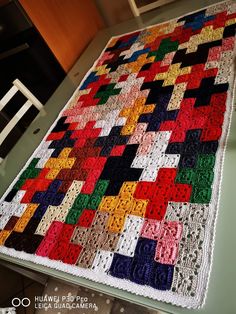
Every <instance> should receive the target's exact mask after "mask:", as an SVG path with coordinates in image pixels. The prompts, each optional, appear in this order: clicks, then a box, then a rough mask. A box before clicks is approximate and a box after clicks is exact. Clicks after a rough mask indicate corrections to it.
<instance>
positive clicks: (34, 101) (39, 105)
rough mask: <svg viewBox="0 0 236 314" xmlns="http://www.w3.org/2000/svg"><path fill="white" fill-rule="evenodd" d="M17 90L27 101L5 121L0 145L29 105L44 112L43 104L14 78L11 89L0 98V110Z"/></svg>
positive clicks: (0, 160)
mask: <svg viewBox="0 0 236 314" xmlns="http://www.w3.org/2000/svg"><path fill="white" fill-rule="evenodd" d="M18 91H20V92H21V93H22V94H23V95H24V96H25V97H26V98H27V101H26V102H25V103H24V104H23V106H22V107H21V108H20V109H19V110H18V112H17V113H16V114H15V115H14V117H13V118H12V119H11V120H10V121H9V122H8V123H7V125H6V126H5V127H4V129H3V130H2V131H1V132H0V145H1V144H2V143H3V141H4V140H5V139H6V138H7V136H8V134H9V133H10V132H11V130H12V129H13V128H14V127H15V125H16V124H17V122H18V121H20V119H21V118H22V117H23V115H24V114H25V113H26V112H27V110H28V109H29V108H30V107H31V106H35V107H36V108H37V109H38V110H39V112H40V113H41V114H42V115H44V114H45V110H44V108H43V104H42V103H41V102H40V101H39V100H38V99H37V98H36V97H35V96H34V95H33V94H32V93H31V92H30V91H29V90H28V88H27V87H25V85H24V84H23V83H22V82H21V81H20V80H18V79H16V80H14V82H13V86H12V87H11V89H10V90H9V91H8V92H7V93H6V94H5V96H4V97H3V98H2V99H1V100H0V111H1V110H2V109H3V108H4V107H5V106H6V104H7V103H8V102H9V101H10V99H11V98H12V97H13V96H14V95H15V94H16V93H17V92H18ZM2 161H3V158H1V157H0V163H1V162H2Z"/></svg>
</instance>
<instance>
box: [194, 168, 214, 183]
mask: <svg viewBox="0 0 236 314" xmlns="http://www.w3.org/2000/svg"><path fill="white" fill-rule="evenodd" d="M213 179H214V172H213V171H212V170H207V169H205V170H199V171H197V179H196V186H198V187H211V185H212V182H213Z"/></svg>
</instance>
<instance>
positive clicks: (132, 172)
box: [0, 1, 236, 308]
mask: <svg viewBox="0 0 236 314" xmlns="http://www.w3.org/2000/svg"><path fill="white" fill-rule="evenodd" d="M235 30H236V7H235V4H233V3H232V2H228V1H227V2H223V3H220V4H217V5H213V6H211V7H208V8H206V9H202V10H200V11H198V12H194V13H191V14H189V15H186V16H183V17H181V18H177V19H174V20H171V21H168V22H165V23H163V24H159V25H154V26H151V27H149V28H145V29H143V30H138V31H135V32H132V33H128V34H125V35H122V36H118V37H113V38H111V40H110V41H109V43H108V45H107V46H106V48H105V49H104V51H103V52H102V54H101V55H100V57H99V59H98V60H97V61H96V62H95V64H94V66H93V67H92V68H91V70H90V71H89V72H88V73H87V75H86V76H85V78H84V80H83V81H82V83H81V84H80V86H79V87H78V89H77V90H76V92H75V94H74V96H73V97H72V98H71V100H70V101H69V102H68V104H67V105H66V107H65V108H64V109H63V111H62V112H61V113H60V115H59V117H58V119H57V120H56V122H55V123H54V125H53V126H52V128H51V129H50V131H49V132H48V134H47V135H46V136H45V138H44V140H43V141H42V143H41V144H40V146H39V147H38V148H37V150H36V151H35V152H34V153H33V155H32V157H31V158H30V160H29V161H28V162H27V164H26V165H25V167H24V168H23V169H22V171H21V172H20V174H19V175H18V176H17V178H16V179H15V181H14V182H13V183H12V185H11V186H10V187H9V189H8V190H7V192H6V193H5V195H4V196H3V198H2V200H1V202H0V245H1V246H0V252H2V253H4V254H8V255H11V256H14V257H16V258H21V259H24V260H30V261H33V262H35V263H39V264H42V265H46V266H48V267H52V268H56V269H59V270H62V271H65V272H69V273H72V274H74V275H76V276H82V277H85V278H89V279H92V280H94V281H98V282H100V283H104V284H107V285H111V286H114V287H117V288H120V289H125V290H127V291H130V292H133V293H136V294H139V295H142V296H147V297H150V298H153V299H156V300H159V301H165V302H171V303H173V304H176V305H181V306H184V307H189V308H197V307H200V306H202V305H203V303H204V299H205V296H206V290H207V282H208V277H209V272H210V268H211V263H212V250H213V238H214V226H215V220H216V214H217V208H218V201H219V190H220V181H221V172H222V163H223V154H224V149H225V141H226V138H227V134H228V130H229V123H230V115H231V110H232V91H233V77H234V66H233V61H234V56H235V52H234V47H235Z"/></svg>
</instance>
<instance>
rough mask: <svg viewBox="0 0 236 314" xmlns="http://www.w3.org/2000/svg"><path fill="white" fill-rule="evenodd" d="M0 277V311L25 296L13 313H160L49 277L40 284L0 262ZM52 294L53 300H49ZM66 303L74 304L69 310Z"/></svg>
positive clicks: (161, 313)
mask: <svg viewBox="0 0 236 314" xmlns="http://www.w3.org/2000/svg"><path fill="white" fill-rule="evenodd" d="M0 278H1V283H5V284H4V285H3V284H1V285H0V313H1V308H7V307H12V300H13V299H14V298H19V299H22V298H29V299H30V306H29V307H23V306H19V307H17V308H16V313H17V314H33V313H35V314H43V313H48V314H51V313H52V314H54V313H55V314H77V313H78V314H96V313H99V314H120V313H127V314H163V312H158V311H154V310H150V309H147V308H145V307H141V306H138V305H135V304H132V303H130V302H127V301H124V300H120V299H117V298H113V297H110V296H108V295H105V294H103V293H99V292H96V291H93V290H91V289H87V288H83V287H76V286H73V285H69V284H67V283H65V282H62V281H59V280H56V279H49V280H48V282H47V284H46V285H45V286H43V285H42V284H40V283H38V282H36V281H34V280H31V279H29V278H27V277H24V276H23V275H21V274H19V273H16V272H14V271H12V270H9V269H8V268H5V267H2V266H1V267H0ZM52 298H53V301H50V300H51V299H52ZM73 298H76V300H75V299H74V300H73ZM72 300H73V301H72ZM68 306H71V307H76V308H74V309H73V308H72V309H71V310H70V309H68ZM63 307H67V308H63Z"/></svg>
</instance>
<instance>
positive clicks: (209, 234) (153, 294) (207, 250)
mask: <svg viewBox="0 0 236 314" xmlns="http://www.w3.org/2000/svg"><path fill="white" fill-rule="evenodd" d="M227 2H230V1H222V2H217V3H215V4H212V5H209V6H206V7H203V8H200V9H198V10H194V11H192V12H188V13H186V14H184V15H181V16H179V17H176V18H173V19H171V20H167V21H164V22H161V23H158V24H154V25H151V26H148V27H145V28H142V29H138V30H134V31H132V32H128V33H125V34H121V35H118V36H112V37H111V38H110V40H109V41H108V43H107V45H106V46H105V48H104V49H103V51H102V52H101V54H100V55H99V57H98V58H97V60H96V61H95V62H94V63H93V65H92V67H91V68H90V70H89V71H88V72H87V74H86V75H85V76H84V78H83V80H82V81H81V82H80V84H79V86H78V87H77V89H76V90H75V92H74V93H73V95H72V96H71V98H70V99H69V100H68V102H67V104H69V103H71V102H72V101H75V100H76V98H77V96H76V95H77V92H78V90H79V88H80V86H81V85H82V84H83V82H84V81H85V80H86V78H87V77H88V76H89V74H90V73H91V72H92V71H93V68H94V66H95V64H96V63H97V61H98V59H100V57H101V56H102V54H103V53H104V51H105V49H106V47H107V46H108V45H109V43H110V41H111V40H112V39H113V38H117V37H120V36H123V35H126V34H131V33H134V32H135V31H140V30H145V29H148V28H151V27H153V26H156V25H161V24H164V23H167V22H171V21H175V20H177V19H179V18H181V17H184V16H187V15H189V14H192V13H195V12H198V11H200V10H203V9H206V8H210V7H214V6H217V5H219V4H222V3H227ZM235 55H236V45H235V47H234V56H235ZM234 77H235V71H234V70H233V71H232V73H231V77H230V81H229V90H228V92H227V103H226V112H225V116H224V123H223V126H222V130H223V132H222V135H221V138H220V141H219V148H218V151H217V153H216V164H215V165H216V169H219V171H218V172H217V171H216V172H215V175H214V186H213V191H212V203H211V204H210V207H211V208H212V210H213V213H212V217H211V222H210V224H209V226H210V227H209V230H206V234H205V236H206V237H205V241H204V248H203V249H204V252H203V260H204V263H202V265H201V268H200V270H199V284H198V287H197V293H196V295H195V297H186V296H182V295H178V294H176V293H173V292H171V291H160V290H157V289H154V288H151V287H149V286H143V285H138V284H135V283H133V282H131V281H128V280H124V279H119V278H115V277H112V276H110V275H107V274H105V273H104V274H103V273H96V272H94V271H93V270H90V269H83V268H79V267H77V266H72V265H68V264H64V263H62V262H61V261H54V260H50V259H49V258H47V257H41V256H36V255H34V254H28V253H25V252H19V251H16V250H15V249H10V248H6V247H4V246H0V253H3V254H6V255H8V256H12V257H14V258H17V259H22V260H26V261H30V262H33V263H35V264H40V265H43V266H46V267H49V268H54V269H57V270H60V271H63V272H67V273H70V274H73V275H76V276H79V277H83V278H87V279H90V280H92V281H95V282H99V283H102V284H106V285H110V286H112V287H115V288H119V289H123V290H126V291H129V292H131V293H134V294H136V295H141V296H145V297H149V298H152V299H155V300H157V301H162V302H167V303H171V304H173V305H177V306H181V307H186V308H189V309H191V308H195V309H197V308H201V307H202V306H203V305H204V303H205V300H206V293H207V288H208V283H209V277H210V272H211V266H212V260H213V249H214V242H215V226H216V220H217V212H218V208H219V201H220V191H221V182H222V172H223V163H224V155H225V149H226V142H227V138H228V135H229V130H230V123H231V117H232V111H233V103H234V88H235V80H234ZM67 104H66V105H65V107H64V108H63V109H62V110H61V111H60V113H59V115H58V117H57V119H56V120H55V122H54V123H53V124H52V126H51V127H50V129H49V130H48V132H47V133H46V135H45V136H44V138H43V140H42V142H41V143H40V144H39V146H38V147H37V148H36V150H35V151H34V152H33V154H32V156H31V157H30V158H29V160H28V161H27V162H26V164H25V165H24V167H23V168H22V170H21V171H20V172H19V174H18V175H17V177H16V178H15V179H14V180H13V182H12V183H11V185H10V186H9V188H8V189H7V190H6V192H5V193H4V195H3V196H2V198H1V200H0V202H2V201H3V200H4V198H5V197H6V195H7V194H8V193H9V191H10V190H11V189H12V187H13V185H14V184H15V183H16V181H17V180H18V178H19V177H20V175H21V173H22V172H23V171H24V169H25V168H26V167H27V166H28V165H29V163H30V162H31V160H32V159H33V158H34V154H35V153H36V152H37V151H38V150H40V146H41V144H42V143H43V142H44V140H45V139H46V137H47V136H48V134H49V133H50V132H51V130H52V129H53V128H54V126H55V124H56V123H57V121H58V119H59V118H60V117H61V115H62V112H63V111H64V110H65V108H66V107H67Z"/></svg>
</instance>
